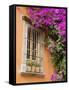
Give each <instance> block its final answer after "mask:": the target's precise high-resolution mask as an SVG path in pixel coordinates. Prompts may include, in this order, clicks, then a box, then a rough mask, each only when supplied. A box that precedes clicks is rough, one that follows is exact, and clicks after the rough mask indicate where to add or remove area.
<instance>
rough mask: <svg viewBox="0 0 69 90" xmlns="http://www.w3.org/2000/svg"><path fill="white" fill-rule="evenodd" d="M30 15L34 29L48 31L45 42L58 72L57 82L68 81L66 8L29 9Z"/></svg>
mask: <svg viewBox="0 0 69 90" xmlns="http://www.w3.org/2000/svg"><path fill="white" fill-rule="evenodd" d="M28 14H29V17H30V20H31V22H32V25H33V26H34V27H36V28H38V30H39V29H41V30H43V31H45V32H47V31H48V32H47V33H48V34H47V36H46V38H45V42H46V43H47V46H48V48H49V50H50V52H51V55H52V61H53V64H54V66H55V69H56V72H57V74H56V79H55V80H66V15H67V14H66V8H53V7H51V8H49V7H46V8H43V7H42V8H35V7H29V8H28ZM60 72H61V73H60ZM57 77H58V78H57ZM60 77H61V78H60ZM51 79H52V78H51ZM52 80H53V79H52Z"/></svg>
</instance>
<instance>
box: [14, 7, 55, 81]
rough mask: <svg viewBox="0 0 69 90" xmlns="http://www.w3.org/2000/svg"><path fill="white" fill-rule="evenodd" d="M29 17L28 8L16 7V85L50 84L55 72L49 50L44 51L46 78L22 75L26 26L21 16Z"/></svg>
mask: <svg viewBox="0 0 69 90" xmlns="http://www.w3.org/2000/svg"><path fill="white" fill-rule="evenodd" d="M22 15H25V16H29V15H28V13H27V8H26V7H16V83H31V82H46V81H47V82H48V81H51V80H50V78H51V75H52V73H53V72H54V67H53V65H52V60H51V54H50V52H49V50H48V48H45V49H44V65H43V68H44V73H45V76H44V77H37V76H25V75H21V74H20V72H19V71H20V68H21V64H22V63H23V58H22V47H23V33H24V30H25V29H24V26H23V22H22V18H21V16H22Z"/></svg>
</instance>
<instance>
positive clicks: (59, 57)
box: [47, 26, 66, 80]
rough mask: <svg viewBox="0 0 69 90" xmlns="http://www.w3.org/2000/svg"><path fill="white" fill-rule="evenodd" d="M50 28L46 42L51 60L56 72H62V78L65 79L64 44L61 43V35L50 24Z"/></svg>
mask: <svg viewBox="0 0 69 90" xmlns="http://www.w3.org/2000/svg"><path fill="white" fill-rule="evenodd" d="M50 28H51V30H50V31H49V32H48V39H49V40H48V42H47V44H48V47H49V48H50V51H51V54H52V61H53V64H54V66H55V68H56V70H57V71H58V73H59V72H60V71H61V72H63V73H64V75H63V79H64V80H66V53H65V45H64V44H63V43H62V40H63V37H61V36H60V35H59V34H58V31H57V30H56V29H54V28H53V27H52V26H51V27H50Z"/></svg>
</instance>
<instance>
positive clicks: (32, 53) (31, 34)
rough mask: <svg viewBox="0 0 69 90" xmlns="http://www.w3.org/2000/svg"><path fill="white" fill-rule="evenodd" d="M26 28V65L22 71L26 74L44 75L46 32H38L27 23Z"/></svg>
mask: <svg viewBox="0 0 69 90" xmlns="http://www.w3.org/2000/svg"><path fill="white" fill-rule="evenodd" d="M25 26H26V30H25V32H24V33H25V34H24V41H25V43H24V48H25V50H24V65H23V67H22V68H23V69H22V70H23V72H26V73H42V72H43V59H44V57H43V51H44V32H42V31H40V30H36V29H35V28H34V27H32V26H31V25H30V24H28V23H26V22H25ZM24 69H25V70H24Z"/></svg>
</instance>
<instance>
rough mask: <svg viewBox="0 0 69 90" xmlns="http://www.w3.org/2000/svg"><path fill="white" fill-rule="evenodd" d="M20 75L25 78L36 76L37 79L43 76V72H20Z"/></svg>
mask: <svg viewBox="0 0 69 90" xmlns="http://www.w3.org/2000/svg"><path fill="white" fill-rule="evenodd" d="M21 75H25V76H38V77H44V76H45V74H44V73H43V72H40V73H39V72H21Z"/></svg>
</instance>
